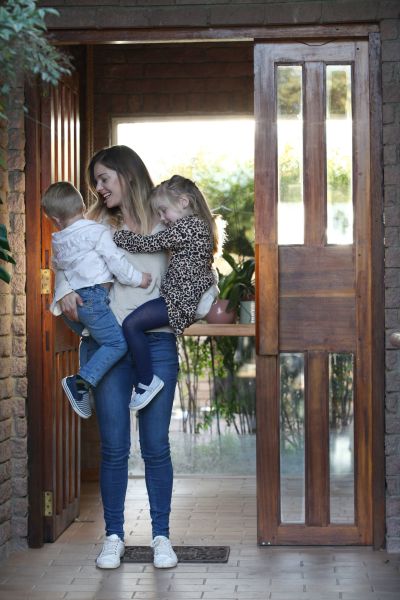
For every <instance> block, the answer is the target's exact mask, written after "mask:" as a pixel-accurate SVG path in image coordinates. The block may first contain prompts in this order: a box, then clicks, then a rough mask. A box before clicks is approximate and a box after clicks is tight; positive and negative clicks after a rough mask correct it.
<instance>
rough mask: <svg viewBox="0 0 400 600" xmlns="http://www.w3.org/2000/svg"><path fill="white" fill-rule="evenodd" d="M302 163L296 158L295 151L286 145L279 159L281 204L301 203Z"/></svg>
mask: <svg viewBox="0 0 400 600" xmlns="http://www.w3.org/2000/svg"><path fill="white" fill-rule="evenodd" d="M300 182H301V171H300V163H299V161H298V159H297V158H296V157H295V150H294V148H293V147H292V146H290V145H289V144H286V145H285V148H284V150H283V153H282V155H281V156H280V157H279V200H280V201H281V202H299V201H300V200H301V190H300Z"/></svg>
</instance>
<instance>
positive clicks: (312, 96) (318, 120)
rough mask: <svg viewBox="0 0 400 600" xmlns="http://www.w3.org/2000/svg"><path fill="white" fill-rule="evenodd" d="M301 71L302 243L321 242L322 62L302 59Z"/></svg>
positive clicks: (323, 218)
mask: <svg viewBox="0 0 400 600" xmlns="http://www.w3.org/2000/svg"><path fill="white" fill-rule="evenodd" d="M304 71H305V73H304V76H305V88H306V90H305V92H306V93H305V103H304V117H305V127H304V155H305V156H304V161H305V164H306V165H307V168H306V169H305V170H304V201H305V210H306V214H307V219H306V220H305V223H304V230H305V232H304V233H305V236H304V243H305V244H306V245H310V246H313V245H315V246H322V245H323V244H324V243H325V241H326V202H325V195H326V194H325V167H324V165H325V154H326V152H325V107H324V100H325V96H324V94H322V93H321V91H322V90H323V89H324V65H323V64H322V63H321V62H312V63H306V64H305V65H304Z"/></svg>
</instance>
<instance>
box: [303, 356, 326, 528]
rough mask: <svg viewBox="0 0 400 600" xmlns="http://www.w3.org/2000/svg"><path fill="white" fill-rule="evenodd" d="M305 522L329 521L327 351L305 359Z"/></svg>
mask: <svg viewBox="0 0 400 600" xmlns="http://www.w3.org/2000/svg"><path fill="white" fill-rule="evenodd" d="M306 381H307V382H308V385H307V387H306V482H307V483H306V523H307V525H316V526H323V527H325V526H327V525H328V523H329V397H328V385H329V371H328V355H327V353H326V352H308V354H307V363H306Z"/></svg>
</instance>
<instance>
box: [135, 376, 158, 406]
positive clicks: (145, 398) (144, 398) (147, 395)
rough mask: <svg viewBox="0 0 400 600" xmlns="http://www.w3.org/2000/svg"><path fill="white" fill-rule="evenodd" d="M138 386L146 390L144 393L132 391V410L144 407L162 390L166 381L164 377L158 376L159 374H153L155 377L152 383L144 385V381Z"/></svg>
mask: <svg viewBox="0 0 400 600" xmlns="http://www.w3.org/2000/svg"><path fill="white" fill-rule="evenodd" d="M138 387H140V388H141V389H142V390H145V391H144V392H143V394H135V392H133V393H132V397H131V403H130V404H129V408H130V409H131V410H140V409H141V408H144V407H145V406H147V405H148V404H149V402H151V401H152V400H153V398H154V396H156V395H157V394H158V392H159V391H160V390H162V388H163V387H164V382H163V380H162V379H160V378H159V377H157V375H153V379H152V380H151V383H150V385H144V383H139V385H138Z"/></svg>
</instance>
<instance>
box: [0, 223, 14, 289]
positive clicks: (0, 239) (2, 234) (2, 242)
mask: <svg viewBox="0 0 400 600" xmlns="http://www.w3.org/2000/svg"><path fill="white" fill-rule="evenodd" d="M10 250H11V249H10V245H9V243H8V238H7V229H6V226H5V225H0V259H1V260H5V261H6V262H9V263H12V264H13V265H15V260H14V259H13V257H12V256H11V254H10ZM0 279H1V280H3V281H5V282H6V283H10V279H11V275H10V273H9V272H8V271H6V269H5V268H4V267H2V266H1V265H0Z"/></svg>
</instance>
